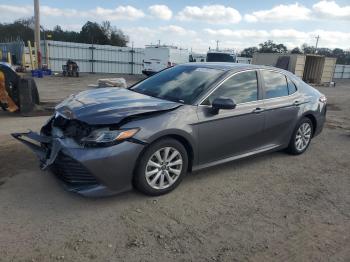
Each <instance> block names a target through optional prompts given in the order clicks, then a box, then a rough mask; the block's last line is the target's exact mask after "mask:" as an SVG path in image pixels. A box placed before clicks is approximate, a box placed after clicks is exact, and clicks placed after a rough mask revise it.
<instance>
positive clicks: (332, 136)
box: [0, 75, 350, 261]
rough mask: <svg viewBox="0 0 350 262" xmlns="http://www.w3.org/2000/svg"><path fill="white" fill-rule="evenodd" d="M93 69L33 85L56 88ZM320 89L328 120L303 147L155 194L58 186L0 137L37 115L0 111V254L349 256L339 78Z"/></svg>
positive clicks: (347, 151) (194, 177)
mask: <svg viewBox="0 0 350 262" xmlns="http://www.w3.org/2000/svg"><path fill="white" fill-rule="evenodd" d="M99 77H100V76H96V75H95V76H91V75H90V76H86V78H84V77H82V78H81V79H79V80H77V79H74V80H73V82H71V84H72V87H71V88H67V86H65V81H67V80H62V79H60V78H51V79H49V78H45V79H40V81H38V84H39V90H40V93H41V94H42V98H47V99H49V98H50V99H51V98H54V99H59V98H61V97H64V96H66V95H68V94H69V93H70V92H76V91H78V90H82V89H85V86H86V85H85V84H86V83H91V81H92V80H94V81H95V80H96V78H99ZM84 79H85V80H84ZM129 80H130V81H135V79H134V78H131V79H129ZM80 81H82V82H83V83H84V85H82V84H81V83H80ZM94 81H93V82H94ZM73 83H74V85H73ZM52 86H56V87H57V88H61V89H60V90H57V88H56V89H55V88H54V89H53V87H52ZM49 88H50V89H49ZM320 89H321V91H322V92H323V93H325V94H326V95H327V96H328V99H329V113H328V120H327V124H326V127H325V129H324V131H323V133H322V134H321V135H320V136H318V137H317V138H315V139H314V140H313V141H312V144H311V147H310V148H309V150H308V151H307V152H306V153H305V154H304V155H302V156H289V155H286V154H285V153H283V152H277V153H272V154H266V155H261V156H256V157H253V158H250V159H246V160H241V161H237V162H233V163H229V164H225V165H221V166H217V167H214V168H210V169H207V170H204V171H201V172H198V173H194V174H191V175H189V176H188V177H187V178H186V179H185V180H184V181H183V182H182V184H181V185H180V186H179V187H178V188H177V189H176V190H175V191H174V192H172V193H170V194H168V195H165V196H162V197H156V198H151V197H146V196H143V195H141V194H139V193H137V192H129V193H126V194H122V195H118V196H114V197H110V198H102V199H87V198H82V197H80V196H78V195H75V194H72V193H68V192H66V191H64V190H63V189H62V187H61V186H60V184H59V183H58V182H57V181H56V180H55V179H54V178H53V176H52V175H51V174H50V173H47V172H42V171H40V170H39V168H38V163H37V161H36V159H35V157H34V155H33V154H32V153H31V152H30V151H29V150H28V149H27V148H25V147H24V146H23V145H21V144H20V143H18V142H16V141H15V140H13V139H11V137H10V136H9V133H10V132H13V131H23V130H26V129H28V128H31V129H33V130H38V129H39V128H40V126H41V125H42V124H43V123H44V121H45V120H46V119H47V117H31V118H23V117H19V116H14V115H10V114H6V113H0V261H245V260H249V261H350V162H349V160H350V102H349V101H350V81H348V82H345V81H344V82H339V83H338V85H337V87H336V88H320ZM61 90H62V92H61Z"/></svg>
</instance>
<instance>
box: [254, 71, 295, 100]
mask: <svg viewBox="0 0 350 262" xmlns="http://www.w3.org/2000/svg"><path fill="white" fill-rule="evenodd" d="M261 73H262V77H263V79H264V89H265V99H269V98H275V97H281V96H288V94H289V91H288V84H287V79H286V77H285V76H284V75H283V74H281V73H278V72H273V71H262V72H261Z"/></svg>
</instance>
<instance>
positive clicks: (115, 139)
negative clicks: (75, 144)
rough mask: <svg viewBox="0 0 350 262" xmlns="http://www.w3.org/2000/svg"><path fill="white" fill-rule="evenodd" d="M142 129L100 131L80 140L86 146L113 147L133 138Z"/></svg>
mask: <svg viewBox="0 0 350 262" xmlns="http://www.w3.org/2000/svg"><path fill="white" fill-rule="evenodd" d="M139 130H140V129H138V128H134V129H124V130H109V129H98V130H94V131H92V132H91V133H90V134H89V135H88V136H87V137H84V138H82V139H81V140H80V142H81V144H83V145H84V146H112V145H115V144H118V143H120V142H122V141H124V140H126V139H128V138H132V137H133V136H134V135H135V134H136V133H137V132H138V131H139Z"/></svg>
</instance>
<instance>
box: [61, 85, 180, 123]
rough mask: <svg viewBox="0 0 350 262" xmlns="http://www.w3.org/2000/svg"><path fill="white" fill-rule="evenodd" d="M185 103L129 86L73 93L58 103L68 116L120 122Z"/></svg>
mask: <svg viewBox="0 0 350 262" xmlns="http://www.w3.org/2000/svg"><path fill="white" fill-rule="evenodd" d="M180 105H181V104H179V103H176V102H172V101H167V100H163V99H158V98H154V97H151V96H147V95H143V94H140V93H136V92H133V91H130V90H128V89H125V88H117V87H113V88H101V89H95V90H89V91H83V92H81V93H79V94H77V95H71V96H70V97H69V98H67V99H66V100H64V101H63V102H62V103H60V104H59V105H57V106H56V111H57V112H58V113H60V114H61V115H63V116H64V117H66V118H68V119H78V120H80V121H83V122H85V123H87V124H91V125H103V124H117V123H119V122H120V121H121V120H123V119H124V118H126V117H128V116H134V115H138V114H144V113H150V112H159V111H163V110H169V109H174V108H176V107H179V106H180Z"/></svg>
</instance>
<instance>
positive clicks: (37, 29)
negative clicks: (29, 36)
mask: <svg viewBox="0 0 350 262" xmlns="http://www.w3.org/2000/svg"><path fill="white" fill-rule="evenodd" d="M34 20H35V27H34V41H35V42H36V58H35V59H36V61H37V64H38V69H40V68H41V57H40V59H39V56H41V51H40V49H41V48H40V11H39V0H34Z"/></svg>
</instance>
